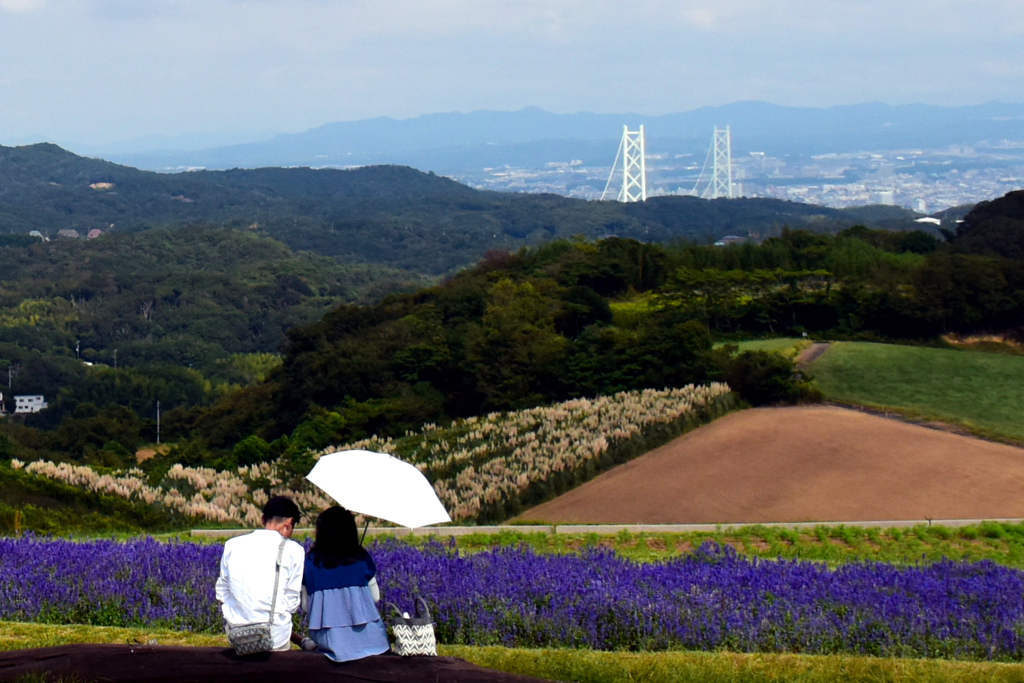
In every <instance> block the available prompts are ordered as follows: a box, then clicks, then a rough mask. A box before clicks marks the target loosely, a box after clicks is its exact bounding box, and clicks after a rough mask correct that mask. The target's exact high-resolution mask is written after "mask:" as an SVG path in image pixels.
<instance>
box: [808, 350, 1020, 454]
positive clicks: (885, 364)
mask: <svg viewBox="0 0 1024 683" xmlns="http://www.w3.org/2000/svg"><path fill="white" fill-rule="evenodd" d="M810 372H811V374H812V375H813V376H814V377H815V379H816V380H817V382H818V386H819V387H820V388H821V390H822V391H823V392H824V394H825V397H826V398H828V399H831V400H836V401H840V402H843V403H853V404H859V405H864V406H869V407H873V408H879V409H885V410H893V411H896V412H902V413H905V414H907V415H910V416H913V417H920V418H925V419H933V420H942V421H944V422H950V423H953V424H958V425H962V426H964V427H966V428H968V429H970V430H971V431H973V432H975V433H977V434H979V435H982V436H989V437H993V438H999V439H1003V440H1009V441H1017V442H1024V420H1022V419H1021V418H1022V416H1024V391H1022V390H1021V387H1024V357H1022V356H1015V355H1008V354H997V353H980V352H973V351H960V350H953V349H935V348H926V347H916V346H897V345H894V344H871V343H864V342H838V343H836V344H834V345H833V346H832V348H830V349H829V350H828V352H827V353H825V355H823V356H822V357H821V358H819V359H818V360H817V361H815V362H814V363H813V365H811V367H810Z"/></svg>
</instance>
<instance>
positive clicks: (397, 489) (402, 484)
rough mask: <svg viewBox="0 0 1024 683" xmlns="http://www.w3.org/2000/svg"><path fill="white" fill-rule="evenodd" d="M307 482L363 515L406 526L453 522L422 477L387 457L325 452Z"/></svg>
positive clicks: (410, 468) (417, 471)
mask: <svg viewBox="0 0 1024 683" xmlns="http://www.w3.org/2000/svg"><path fill="white" fill-rule="evenodd" d="M306 479H308V480H309V481H311V482H313V483H314V484H316V486H317V487H319V488H320V489H321V490H322V491H323V492H324V493H326V494H327V495H329V496H330V497H331V498H333V499H334V500H336V501H338V503H339V504H340V505H342V506H344V507H346V508H348V509H349V510H350V511H352V512H358V513H361V514H362V515H364V516H368V517H376V518H378V519H384V520H387V521H389V522H394V523H395V524H400V525H402V526H407V527H410V528H415V527H421V526H427V525H430V524H440V523H442V522H450V521H452V518H451V517H449V516H448V512H447V511H446V510H445V509H444V506H443V505H441V501H440V500H439V499H438V497H437V494H436V493H435V492H434V487H433V486H431V485H430V482H429V481H427V478H426V477H424V476H423V473H422V472H420V471H419V470H418V469H416V467H415V466H413V465H410V464H409V463H407V462H405V461H403V460H399V459H398V458H396V457H394V456H392V455H388V454H387V453H374V452H373V451H338V452H336V453H328V454H327V455H323V456H320V460H318V461H317V463H316V465H314V466H313V469H312V470H310V472H309V474H307V475H306Z"/></svg>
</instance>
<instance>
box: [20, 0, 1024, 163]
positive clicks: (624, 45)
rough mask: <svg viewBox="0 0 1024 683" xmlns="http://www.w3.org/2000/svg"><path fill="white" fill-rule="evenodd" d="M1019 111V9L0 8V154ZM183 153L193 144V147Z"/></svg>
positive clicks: (98, 3) (238, 0) (872, 2)
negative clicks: (551, 125) (547, 115)
mask: <svg viewBox="0 0 1024 683" xmlns="http://www.w3.org/2000/svg"><path fill="white" fill-rule="evenodd" d="M741 100H760V101H764V102H770V103H773V104H781V105H791V106H811V107H828V106H834V105H842V104H856V103H861V102H875V101H878V102H885V103H887V104H910V103H924V104H936V105H946V106H955V105H963V104H980V103H984V102H989V101H1002V102H1010V103H1024V11H1022V9H1021V4H1020V0H972V1H971V2H967V1H966V0H898V1H897V0H845V1H842V2H838V1H835V0H672V1H667V2H662V1H660V0H613V1H612V0H578V1H577V0H0V144H5V145H10V144H25V143H29V142H37V141H49V142H56V143H58V144H63V145H65V146H70V147H71V148H74V147H75V146H76V145H77V146H79V147H82V146H86V147H87V146H90V145H91V146H104V145H106V146H108V147H118V148H120V149H131V148H132V147H133V146H135V147H138V148H148V147H152V146H154V145H155V144H156V141H157V138H158V137H159V136H184V135H188V136H193V137H192V138H190V139H191V140H192V141H193V142H196V141H199V140H203V141H206V142H208V143H212V142H235V141H237V142H241V141H248V140H257V139H263V138H266V137H269V136H270V135H272V134H274V133H278V132H301V131H304V130H308V129H310V128H314V127H317V126H320V125H323V124H326V123H331V122H336V121H352V120H358V119H364V118H372V117H377V116H390V117H394V118H411V117H415V116H419V115H422V114H429V113H437V112H451V111H462V112H469V111H474V110H479V109H489V110H496V111H508V110H515V109H520V108H523V107H527V106H537V107H541V108H543V109H546V110H548V111H552V112H557V113H573V112H580V111H589V112H598V113H626V112H630V113H638V114H644V115H658V114H665V113H670V112H682V111H689V110H692V109H696V108H699V107H703V106H716V105H722V104H728V103H732V102H737V101H741ZM196 144H197V145H199V146H201V144H200V143H199V142H196Z"/></svg>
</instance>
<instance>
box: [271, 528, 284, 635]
mask: <svg viewBox="0 0 1024 683" xmlns="http://www.w3.org/2000/svg"><path fill="white" fill-rule="evenodd" d="M287 542H288V539H287V538H282V539H281V545H280V546H278V548H277V568H276V569H275V570H274V597H272V598H271V599H270V625H271V626H273V625H274V608H275V607H276V606H277V583H278V581H280V580H281V556H282V555H284V544H285V543H287Z"/></svg>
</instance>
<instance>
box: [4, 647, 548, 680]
mask: <svg viewBox="0 0 1024 683" xmlns="http://www.w3.org/2000/svg"><path fill="white" fill-rule="evenodd" d="M40 673H45V674H46V675H47V678H48V679H49V680H58V679H61V678H63V679H65V680H68V681H74V682H75V683H92V682H93V681H142V682H148V683H168V682H170V681H175V682H181V683H185V682H194V683H232V682H234V681H237V682H238V683H264V682H266V683H316V682H317V681H332V682H337V683H347V682H349V681H359V682H360V683H365V682H366V681H380V682H382V683H398V682H399V681H402V682H410V683H416V682H418V681H422V682H423V683H539V681H540V679H536V678H527V677H525V676H517V675H514V674H507V673H502V672H500V671H492V670H490V669H484V668H482V667H479V666H476V665H475V664H470V663H469V662H467V661H465V660H462V659H456V658H454V657H397V656H395V655H390V654H386V655H377V656H376V657H367V658H366V659H360V660H357V661H354V662H345V663H344V664H336V663H334V662H332V661H330V660H329V659H327V658H326V657H324V656H323V655H319V654H316V653H314V652H302V651H299V650H292V651H291V652H274V653H269V654H263V655H253V656H251V657H238V656H236V655H235V654H234V652H233V651H232V650H229V649H224V648H216V647H172V646H166V645H91V644H84V645H62V646H60V647H47V648H38V649H33V650H10V651H7V652H0V681H13V680H17V679H18V678H20V677H22V676H26V675H29V674H33V675H35V676H38V674H40Z"/></svg>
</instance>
